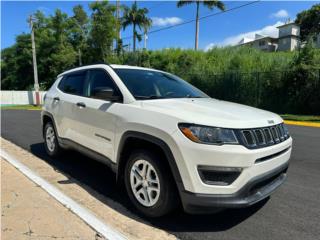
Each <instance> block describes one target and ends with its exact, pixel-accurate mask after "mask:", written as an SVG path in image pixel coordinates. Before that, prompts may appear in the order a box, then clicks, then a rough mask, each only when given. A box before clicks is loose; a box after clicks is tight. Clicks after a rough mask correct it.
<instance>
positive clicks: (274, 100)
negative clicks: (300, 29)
mask: <svg viewBox="0 0 320 240" xmlns="http://www.w3.org/2000/svg"><path fill="white" fill-rule="evenodd" d="M182 75H183V74H182ZM182 77H183V78H185V79H187V80H188V81H189V82H190V83H192V84H194V85H195V86H197V87H199V88H200V89H202V90H203V91H204V92H206V93H207V94H209V95H210V96H211V97H214V98H218V99H222V100H227V101H232V102H238V103H243V104H247V105H251V106H254V107H259V108H264V109H267V110H272V111H275V112H281V113H308V114H320V68H313V69H301V70H300V71H297V70H287V71H268V72H225V73H219V74H210V73H206V74H193V75H190V74H189V75H185V76H182Z"/></svg>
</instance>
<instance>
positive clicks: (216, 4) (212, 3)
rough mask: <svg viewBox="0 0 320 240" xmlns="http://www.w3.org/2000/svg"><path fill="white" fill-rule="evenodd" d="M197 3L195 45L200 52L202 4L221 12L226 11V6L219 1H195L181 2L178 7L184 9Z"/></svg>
mask: <svg viewBox="0 0 320 240" xmlns="http://www.w3.org/2000/svg"><path fill="white" fill-rule="evenodd" d="M193 3H196V5H197V13H196V37H195V45H194V49H195V50H198V42H199V9H200V3H202V4H203V6H205V7H207V8H209V9H210V10H212V9H214V8H215V7H216V8H219V9H220V10H221V11H224V10H225V5H224V3H223V2H221V1H218V0H209V1H206V0H195V1H184V0H180V1H178V3H177V7H178V8H180V7H183V6H185V5H189V4H193Z"/></svg>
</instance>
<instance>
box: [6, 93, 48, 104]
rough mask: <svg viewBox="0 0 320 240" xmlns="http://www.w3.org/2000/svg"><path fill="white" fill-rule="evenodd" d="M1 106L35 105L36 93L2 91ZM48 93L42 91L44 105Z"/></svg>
mask: <svg viewBox="0 0 320 240" xmlns="http://www.w3.org/2000/svg"><path fill="white" fill-rule="evenodd" d="M0 92H1V105H9V104H10V105H11V104H12V105H27V104H35V102H36V99H35V92H34V91H0ZM45 93H46V92H44V91H40V103H41V104H42V103H43V97H44V94H45Z"/></svg>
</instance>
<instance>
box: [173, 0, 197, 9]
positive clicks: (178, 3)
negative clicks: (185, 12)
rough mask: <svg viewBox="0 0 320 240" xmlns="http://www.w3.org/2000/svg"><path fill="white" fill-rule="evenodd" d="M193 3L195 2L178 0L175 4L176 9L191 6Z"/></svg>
mask: <svg viewBox="0 0 320 240" xmlns="http://www.w3.org/2000/svg"><path fill="white" fill-rule="evenodd" d="M194 2H196V1H188V0H180V1H178V2H177V7H178V8H180V7H184V6H186V5H189V4H192V3H194Z"/></svg>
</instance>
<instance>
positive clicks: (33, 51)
mask: <svg viewBox="0 0 320 240" xmlns="http://www.w3.org/2000/svg"><path fill="white" fill-rule="evenodd" d="M29 24H30V28H31V43H32V60H33V75H34V90H35V92H36V105H40V95H39V82H38V68H37V55H36V44H35V42H34V26H33V18H32V15H30V18H29Z"/></svg>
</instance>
